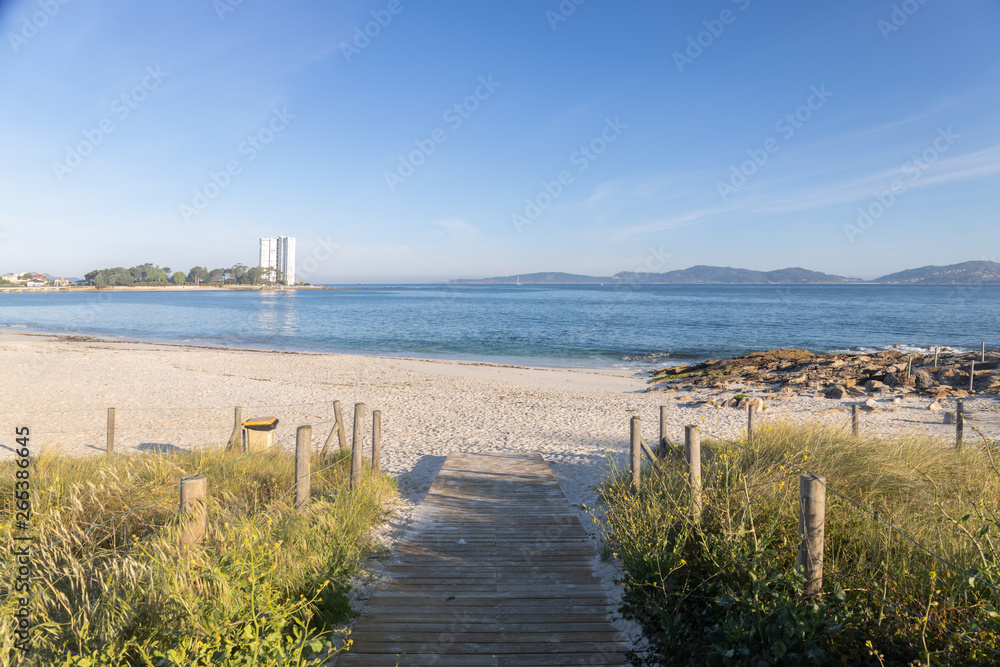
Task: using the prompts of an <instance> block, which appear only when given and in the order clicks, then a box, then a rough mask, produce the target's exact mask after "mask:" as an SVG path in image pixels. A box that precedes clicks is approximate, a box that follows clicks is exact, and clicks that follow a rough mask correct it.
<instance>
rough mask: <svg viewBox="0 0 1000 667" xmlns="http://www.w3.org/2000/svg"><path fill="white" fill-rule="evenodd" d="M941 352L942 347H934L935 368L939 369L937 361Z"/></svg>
mask: <svg viewBox="0 0 1000 667" xmlns="http://www.w3.org/2000/svg"><path fill="white" fill-rule="evenodd" d="M940 351H941V348H940V347H936V346H935V347H934V368H937V367H938V364H937V360H938V353H939V352H940Z"/></svg>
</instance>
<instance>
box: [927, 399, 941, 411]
mask: <svg viewBox="0 0 1000 667" xmlns="http://www.w3.org/2000/svg"><path fill="white" fill-rule="evenodd" d="M927 409H928V410H940V409H941V404H940V403H938V402H937V401H934V402H933V403H931V404H930V405H928V406H927Z"/></svg>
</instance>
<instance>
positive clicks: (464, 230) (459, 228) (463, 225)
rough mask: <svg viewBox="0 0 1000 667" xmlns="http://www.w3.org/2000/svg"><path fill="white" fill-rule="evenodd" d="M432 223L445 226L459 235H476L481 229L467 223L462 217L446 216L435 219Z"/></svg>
mask: <svg viewBox="0 0 1000 667" xmlns="http://www.w3.org/2000/svg"><path fill="white" fill-rule="evenodd" d="M431 224H432V225H437V226H438V227H443V228H444V229H447V230H448V231H450V232H451V233H452V234H454V235H455V236H459V237H469V236H475V235H476V234H478V233H479V230H478V229H476V228H475V227H473V226H472V225H470V224H469V223H467V222H466V221H465V220H462V219H461V218H446V219H444V220H433V221H431Z"/></svg>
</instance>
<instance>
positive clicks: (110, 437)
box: [107, 408, 115, 454]
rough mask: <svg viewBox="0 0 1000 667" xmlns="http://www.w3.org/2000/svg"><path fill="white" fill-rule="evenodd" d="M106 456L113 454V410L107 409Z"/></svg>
mask: <svg viewBox="0 0 1000 667" xmlns="http://www.w3.org/2000/svg"><path fill="white" fill-rule="evenodd" d="M107 452H108V454H114V453H115V409H114V408H108V450H107Z"/></svg>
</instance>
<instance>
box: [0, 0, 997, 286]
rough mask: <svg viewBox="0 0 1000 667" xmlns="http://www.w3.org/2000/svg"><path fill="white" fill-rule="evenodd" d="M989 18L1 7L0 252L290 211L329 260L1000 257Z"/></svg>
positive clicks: (623, 266) (323, 270)
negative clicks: (0, 188) (999, 249)
mask: <svg viewBox="0 0 1000 667" xmlns="http://www.w3.org/2000/svg"><path fill="white" fill-rule="evenodd" d="M577 2H579V0H577ZM379 21H380V23H379ZM366 30H367V32H368V33H369V34H368V35H366V34H365V31H366ZM998 32H1000V2H997V0H967V1H962V2H945V1H944V0H924V1H923V2H921V0H908V1H907V2H877V1H871V0H867V1H855V0H846V1H844V2H839V3H820V2H777V3H774V2H772V3H765V2H763V1H762V0H737V1H732V0H716V1H712V2H696V3H664V2H652V1H634V2H633V1H630V2H609V1H607V0H603V1H602V0H585V1H583V2H580V4H576V2H574V0H563V1H562V2H560V1H559V0H533V1H519V0H504V1H502V2H501V1H499V0H497V1H493V2H488V1H481V2H469V1H468V0H463V1H458V0H437V1H435V2H427V1H426V0H425V1H422V2H421V1H418V0H377V1H374V2H361V1H357V2H350V1H344V2H336V3H334V2H320V1H318V0H314V1H307V0H292V1H288V2H283V3H275V2H270V3H269V2H263V1H261V0H242V2H239V0H216V1H215V2H213V1H212V0H199V1H197V2H195V1H192V0H173V1H172V2H166V1H163V0H146V1H144V2H126V1H124V0H103V1H101V2H93V1H90V0H41V1H39V0H32V1H16V2H0V34H2V36H3V43H2V44H0V86H2V90H3V91H4V92H3V102H2V103H0V142H2V144H0V145H2V151H0V183H2V184H3V186H2V188H3V190H2V197H0V234H2V235H3V236H2V237H0V270H2V271H4V272H6V271H12V270H28V269H31V270H35V271H45V272H49V273H53V274H64V275H73V276H79V275H82V274H83V273H85V272H86V271H88V270H90V269H93V268H98V267H103V266H110V265H125V266H132V265H134V264H140V263H143V262H146V261H150V262H153V263H156V264H160V265H166V266H169V267H172V268H174V269H183V270H187V269H188V268H190V267H191V266H193V265H195V264H200V265H206V266H208V267H209V268H213V267H217V266H229V265H232V264H235V263H237V262H242V263H244V264H252V263H254V262H255V261H256V253H257V239H258V238H259V237H260V236H275V235H287V236H294V237H296V238H297V239H298V253H299V266H300V273H301V274H304V275H300V277H304V278H305V279H307V280H310V281H312V282H331V283H338V282H355V281H365V282H381V281H388V282H404V281H405V282H423V281H437V280H443V279H448V278H453V277H482V276H490V275H506V274H518V273H528V272H532V271H549V270H551V271H568V272H576V273H589V274H596V275H607V274H611V273H615V272H618V271H622V270H637V269H638V270H643V269H647V270H656V271H668V270H672V269H678V268H685V267H687V266H691V265H694V264H715V265H729V266H741V267H746V268H754V269H775V268H781V267H785V266H804V267H806V268H811V269H816V270H821V271H828V272H832V273H839V274H844V275H853V276H859V277H875V276H878V275H882V274H885V273H889V272H892V271H896V270H900V269H904V268H910V267H913V266H921V265H924V264H948V263H953V262H959V261H965V260H970V259H996V255H997V250H998V245H1000V244H998V241H1000V225H998V224H997V222H998V220H997V218H998V203H1000V187H998V176H1000V122H998V118H1000V117H998V115H997V113H998V108H1000V49H997V46H996V44H997V41H996V35H997V34H998ZM309 258H311V261H307V260H309ZM303 267H305V268H307V269H308V270H306V271H303Z"/></svg>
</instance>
